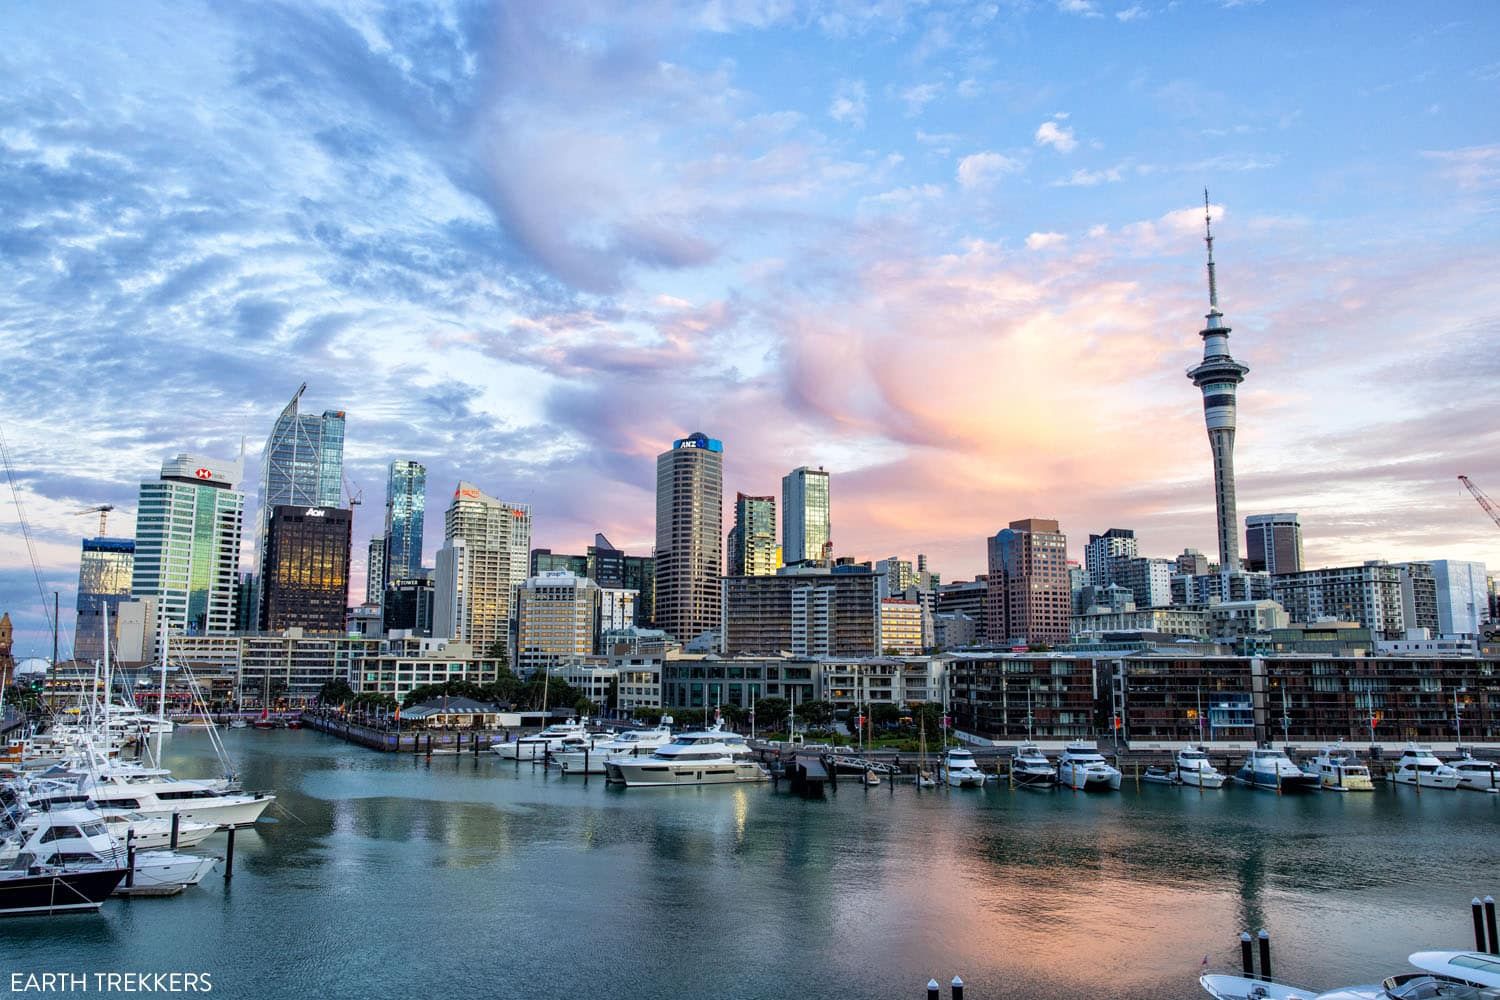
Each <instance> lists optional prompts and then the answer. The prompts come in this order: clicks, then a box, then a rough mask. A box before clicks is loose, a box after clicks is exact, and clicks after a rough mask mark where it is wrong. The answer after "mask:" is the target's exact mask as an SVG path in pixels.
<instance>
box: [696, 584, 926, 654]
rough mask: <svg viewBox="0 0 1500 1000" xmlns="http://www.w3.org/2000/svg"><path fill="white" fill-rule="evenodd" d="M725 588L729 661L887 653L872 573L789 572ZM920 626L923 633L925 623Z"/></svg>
mask: <svg viewBox="0 0 1500 1000" xmlns="http://www.w3.org/2000/svg"><path fill="white" fill-rule="evenodd" d="M722 586H723V597H722V602H723V607H724V620H723V627H722V631H721V633H720V641H719V651H720V653H722V654H723V655H725V656H755V655H764V656H776V655H780V654H782V653H791V654H793V655H796V656H806V657H818V656H877V655H879V654H880V653H881V651H882V650H881V646H880V641H881V624H880V610H881V602H880V596H879V592H878V587H877V577H876V575H875V574H874V573H871V572H870V571H869V570H860V571H857V572H844V571H843V569H842V568H840V569H839V570H838V571H833V570H829V569H827V568H821V567H788V568H786V569H784V570H782V571H781V572H780V573H778V574H777V575H775V576H726V577H724V578H723V582H722ZM919 611H920V609H919ZM917 625H918V629H919V630H920V627H921V621H920V618H919V619H918V623H917ZM919 641H920V639H919Z"/></svg>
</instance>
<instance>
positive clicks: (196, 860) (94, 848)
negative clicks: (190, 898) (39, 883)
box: [0, 809, 219, 886]
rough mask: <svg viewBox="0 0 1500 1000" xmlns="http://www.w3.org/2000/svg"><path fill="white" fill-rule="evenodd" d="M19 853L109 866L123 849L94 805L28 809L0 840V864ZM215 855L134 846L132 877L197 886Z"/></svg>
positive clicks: (37, 859) (53, 861)
mask: <svg viewBox="0 0 1500 1000" xmlns="http://www.w3.org/2000/svg"><path fill="white" fill-rule="evenodd" d="M22 855H27V856H29V857H30V858H32V859H33V863H35V864H41V865H56V866H59V867H65V868H69V869H77V868H99V869H109V870H112V869H118V868H121V867H123V866H124V865H125V863H126V860H127V859H128V857H129V852H128V851H127V850H126V847H125V845H124V844H123V843H121V842H120V841H118V840H116V839H115V838H114V837H112V836H110V834H109V830H108V829H107V828H106V827H105V825H104V822H103V821H102V819H101V817H100V816H99V813H98V812H97V811H96V810H93V809H60V810H54V811H51V812H37V813H32V814H30V815H29V816H27V817H26V819H25V820H23V821H22V823H21V826H20V828H19V829H18V831H17V833H16V835H15V836H13V837H11V838H10V839H9V840H7V841H5V842H4V843H3V844H0V865H5V864H9V863H12V862H14V861H16V860H17V859H19V858H20V857H21V856H22ZM218 860H219V859H218V858H215V857H205V856H202V855H198V854H180V853H177V852H175V851H136V852H135V879H134V882H135V884H136V885H138V886H167V885H197V884H198V883H199V882H201V881H203V876H205V875H207V874H208V873H209V872H210V871H211V870H212V869H213V866H214V865H215V864H216V863H217V862H218Z"/></svg>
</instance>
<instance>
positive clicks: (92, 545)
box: [73, 538, 135, 660]
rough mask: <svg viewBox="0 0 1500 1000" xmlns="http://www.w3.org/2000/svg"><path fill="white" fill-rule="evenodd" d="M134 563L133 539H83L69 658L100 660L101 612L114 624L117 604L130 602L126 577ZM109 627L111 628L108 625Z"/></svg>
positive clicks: (102, 617)
mask: <svg viewBox="0 0 1500 1000" xmlns="http://www.w3.org/2000/svg"><path fill="white" fill-rule="evenodd" d="M134 564H135V540H134V539H131V538H85V539H84V540H83V557H82V558H81V559H80V560H79V562H78V621H77V625H76V626H75V628H74V631H73V657H74V659H78V660H100V659H103V658H104V609H105V608H106V607H107V608H109V618H110V621H111V622H114V621H115V620H116V618H117V617H118V616H117V615H116V614H115V611H116V609H117V608H118V607H119V606H120V602H121V601H128V600H129V599H130V576H131V572H132V568H133V566H134ZM110 627H111V628H113V627H114V626H113V625H111V626H110Z"/></svg>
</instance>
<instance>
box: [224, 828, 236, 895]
mask: <svg viewBox="0 0 1500 1000" xmlns="http://www.w3.org/2000/svg"><path fill="white" fill-rule="evenodd" d="M232 878H234V827H232V826H231V827H230V828H229V842H228V843H227V844H225V845H224V884H225V885H228V884H229V880H230V879H232Z"/></svg>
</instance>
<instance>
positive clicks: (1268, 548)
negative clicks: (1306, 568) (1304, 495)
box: [1245, 514, 1302, 574]
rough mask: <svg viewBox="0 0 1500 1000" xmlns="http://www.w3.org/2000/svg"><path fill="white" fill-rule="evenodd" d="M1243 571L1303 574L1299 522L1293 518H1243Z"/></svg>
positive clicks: (1252, 516) (1288, 515)
mask: <svg viewBox="0 0 1500 1000" xmlns="http://www.w3.org/2000/svg"><path fill="white" fill-rule="evenodd" d="M1245 568H1246V569H1248V570H1250V571H1251V572H1255V571H1258V570H1265V571H1266V572H1267V573H1272V574H1275V573H1300V572H1302V522H1301V521H1299V520H1298V519H1297V515H1296V514H1251V515H1250V516H1249V517H1247V518H1245Z"/></svg>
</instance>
